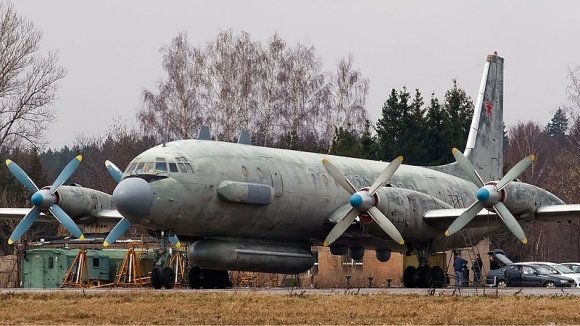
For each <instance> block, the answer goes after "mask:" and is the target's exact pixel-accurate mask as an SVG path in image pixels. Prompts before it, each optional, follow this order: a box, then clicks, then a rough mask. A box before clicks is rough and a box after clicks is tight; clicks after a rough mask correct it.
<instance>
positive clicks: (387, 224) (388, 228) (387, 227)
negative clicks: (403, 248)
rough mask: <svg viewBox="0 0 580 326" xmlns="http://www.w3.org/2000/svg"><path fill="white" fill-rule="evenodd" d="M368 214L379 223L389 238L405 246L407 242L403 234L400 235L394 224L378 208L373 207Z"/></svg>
mask: <svg viewBox="0 0 580 326" xmlns="http://www.w3.org/2000/svg"><path fill="white" fill-rule="evenodd" d="M367 213H369V215H370V216H371V217H372V218H373V220H375V222H377V224H378V225H379V226H380V227H381V229H383V231H385V232H386V233H387V234H388V235H389V237H391V238H392V239H393V240H395V241H396V242H397V243H398V244H400V245H403V244H405V240H403V237H402V236H401V233H399V230H397V228H396V227H395V225H394V224H393V222H391V221H389V219H388V218H387V217H386V216H385V214H383V213H382V212H381V211H380V210H379V209H378V208H377V207H376V206H372V207H371V208H370V209H369V210H368V212H367Z"/></svg>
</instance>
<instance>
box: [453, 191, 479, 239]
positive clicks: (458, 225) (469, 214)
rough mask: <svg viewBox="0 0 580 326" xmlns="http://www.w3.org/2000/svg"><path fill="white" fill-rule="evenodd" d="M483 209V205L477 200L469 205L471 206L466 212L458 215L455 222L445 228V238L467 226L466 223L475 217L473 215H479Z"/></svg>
mask: <svg viewBox="0 0 580 326" xmlns="http://www.w3.org/2000/svg"><path fill="white" fill-rule="evenodd" d="M484 208H485V206H483V203H482V202H480V201H479V200H478V201H476V202H475V203H473V204H471V206H469V208H468V209H467V210H465V211H464V212H463V213H461V215H459V217H457V218H456V219H455V221H453V223H451V225H450V226H449V228H447V231H445V236H446V237H448V236H450V235H452V234H453V233H455V232H457V231H459V230H461V229H462V228H463V227H464V226H466V225H467V223H469V222H470V221H471V220H473V218H474V217H475V215H477V213H479V212H480V211H481V210H482V209H484Z"/></svg>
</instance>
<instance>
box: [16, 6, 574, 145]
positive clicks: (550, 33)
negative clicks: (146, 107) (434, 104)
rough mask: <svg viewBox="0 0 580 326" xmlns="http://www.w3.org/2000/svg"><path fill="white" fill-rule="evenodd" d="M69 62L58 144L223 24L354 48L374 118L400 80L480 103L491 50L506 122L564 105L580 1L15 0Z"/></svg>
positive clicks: (97, 130)
mask: <svg viewBox="0 0 580 326" xmlns="http://www.w3.org/2000/svg"><path fill="white" fill-rule="evenodd" d="M14 6H15V8H16V10H17V11H18V13H19V14H20V15H22V16H25V17H27V18H28V19H30V20H31V21H32V22H34V24H35V25H36V26H37V27H38V28H39V29H40V30H41V31H42V32H43V34H44V38H43V41H42V44H41V47H42V49H43V50H58V51H59V52H60V63H61V65H63V66H64V67H65V68H66V69H67V70H68V75H67V76H66V78H65V79H64V80H63V81H62V87H61V89H60V90H59V92H58V100H57V101H56V102H55V103H54V104H55V105H54V107H55V109H56V113H57V120H56V121H55V123H54V124H52V126H51V128H50V129H49V130H48V131H47V132H46V138H47V140H48V141H49V142H50V147H53V148H58V147H61V146H63V145H71V144H72V143H73V140H74V139H75V138H76V137H77V136H78V135H79V134H81V133H84V134H85V135H88V136H91V135H96V134H104V133H105V131H106V130H107V127H108V126H109V125H110V124H112V122H113V120H114V118H115V117H119V116H123V117H125V118H126V119H127V120H128V121H129V122H130V123H133V124H134V121H135V115H136V112H137V109H138V108H139V107H140V103H141V102H140V99H141V94H142V91H143V90H144V89H155V85H156V82H157V81H158V80H160V79H161V78H162V77H163V70H162V68H161V55H160V53H159V49H160V48H161V47H162V46H163V45H165V44H168V43H169V42H170V41H171V39H172V38H173V37H174V36H176V35H177V34H178V33H179V32H183V31H186V32H187V33H188V37H189V41H190V43H191V44H192V45H195V46H203V45H205V44H206V42H208V41H209V40H212V39H214V38H215V37H216V35H217V33H218V32H219V31H220V30H225V29H229V28H231V29H232V30H233V31H234V32H235V33H238V32H240V31H242V30H243V31H247V32H249V33H250V35H251V36H252V38H253V39H254V40H262V41H264V40H266V39H268V38H269V37H270V36H271V35H272V34H273V33H274V32H277V33H278V34H279V35H280V37H282V38H283V39H284V40H286V41H287V42H288V43H289V44H290V45H294V44H296V43H297V42H307V43H309V44H311V45H313V46H315V48H316V49H317V50H318V54H319V55H320V57H321V58H322V60H323V61H324V64H325V70H327V71H330V70H332V69H334V68H335V66H336V63H337V62H338V60H339V59H340V58H341V57H344V56H347V55H349V54H352V55H353V57H354V59H355V66H356V67H358V68H359V69H360V70H361V72H362V73H363V75H364V76H366V77H368V78H369V79H370V91H369V96H368V102H367V110H368V112H369V115H370V118H371V120H372V121H373V122H375V121H376V120H377V119H378V118H379V115H380V112H381V107H382V104H383V103H384V101H385V100H386V98H387V96H388V94H389V92H390V90H391V89H392V88H395V89H401V87H402V86H407V88H408V89H410V90H413V89H415V88H418V89H420V90H421V91H422V92H423V95H424V97H425V99H428V98H429V94H430V93H431V92H435V95H436V96H437V97H439V98H442V97H443V95H444V92H445V91H446V90H447V89H449V88H450V87H451V85H452V84H451V80H452V79H454V78H455V79H457V80H458V82H459V85H460V86H461V87H463V88H464V89H465V90H466V91H467V93H468V94H469V95H470V96H471V97H472V98H474V99H475V97H476V92H477V90H478V86H479V82H480V80H481V74H482V72H483V66H484V61H485V57H486V55H487V54H488V53H492V52H493V51H497V52H498V54H499V55H500V56H503V57H504V58H505V82H504V88H505V93H504V110H505V113H504V119H505V121H506V123H507V125H508V126H509V125H512V124H514V123H516V122H518V121H527V120H534V121H537V122H539V123H541V124H546V123H547V122H548V121H549V120H550V118H551V117H552V116H553V114H554V111H555V110H556V108H557V107H558V106H561V105H565V104H567V97H566V86H567V85H568V79H567V72H568V67H574V66H576V65H578V64H580V42H579V41H578V38H579V33H580V16H579V13H580V1H538V0H512V1H505V0H491V1H490V0H487V1H466V0H458V1H443V0H439V1H409V0H406V1H336V0H333V1H312V0H307V1H300V0H292V1H289V0H287V1H272V0H268V1H240V0H238V1H215V0H212V1H144V0H131V1H128V0H124V1H118V0H98V1H97V0H95V1H80V0H68V1H63V0H58V1H56V0H36V1H32V0H18V1H14Z"/></svg>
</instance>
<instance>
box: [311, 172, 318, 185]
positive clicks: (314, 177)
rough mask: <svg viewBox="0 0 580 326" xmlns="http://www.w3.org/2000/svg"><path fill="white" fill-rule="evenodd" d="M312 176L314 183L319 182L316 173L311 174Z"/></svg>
mask: <svg viewBox="0 0 580 326" xmlns="http://www.w3.org/2000/svg"><path fill="white" fill-rule="evenodd" d="M310 177H312V183H314V184H317V183H318V180H317V179H316V176H315V175H314V173H312V174H310Z"/></svg>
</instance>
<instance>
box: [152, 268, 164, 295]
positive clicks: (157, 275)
mask: <svg viewBox="0 0 580 326" xmlns="http://www.w3.org/2000/svg"><path fill="white" fill-rule="evenodd" d="M151 286H153V288H154V289H156V290H159V289H161V287H162V286H163V282H162V280H161V271H160V270H159V267H157V266H156V267H153V270H152V271H151Z"/></svg>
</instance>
